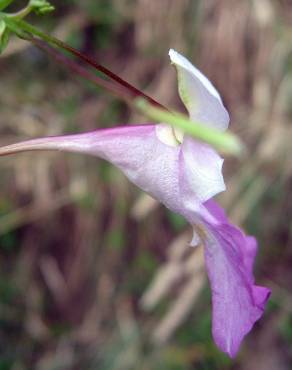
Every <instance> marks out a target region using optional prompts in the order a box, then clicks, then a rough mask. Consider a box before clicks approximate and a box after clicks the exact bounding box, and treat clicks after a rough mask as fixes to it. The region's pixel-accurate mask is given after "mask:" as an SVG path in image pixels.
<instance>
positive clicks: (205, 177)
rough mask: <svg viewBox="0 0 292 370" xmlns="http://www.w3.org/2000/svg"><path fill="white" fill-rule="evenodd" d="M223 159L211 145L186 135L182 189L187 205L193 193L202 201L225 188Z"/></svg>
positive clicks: (181, 163)
mask: <svg viewBox="0 0 292 370" xmlns="http://www.w3.org/2000/svg"><path fill="white" fill-rule="evenodd" d="M222 164H223V159H222V158H221V157H220V156H219V155H218V154H217V153H216V151H215V150H214V149H212V148H211V147H210V146H209V145H207V144H204V143H201V142H199V141H196V140H193V139H191V138H188V137H185V139H184V141H183V144H182V150H181V158H180V191H181V197H182V200H183V201H184V204H185V206H186V207H188V203H189V202H191V201H192V198H193V196H192V194H193V193H194V192H195V193H196V197H198V199H199V200H200V202H201V203H204V202H206V201H207V200H208V199H210V198H211V197H213V196H214V195H216V194H218V193H220V192H222V191H224V190H225V184H224V179H223V175H222Z"/></svg>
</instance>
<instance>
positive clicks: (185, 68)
mask: <svg viewBox="0 0 292 370" xmlns="http://www.w3.org/2000/svg"><path fill="white" fill-rule="evenodd" d="M169 56H170V59H171V61H172V63H174V64H175V66H176V68H177V73H178V87H179V94H180V97H181V99H182V101H183V103H184V104H185V106H186V108H187V110H188V112H189V114H190V118H191V119H192V120H194V121H196V120H198V121H199V122H202V123H206V124H207V125H208V126H211V127H214V128H217V129H218V130H225V129H226V128H227V127H228V124H229V114H228V112H227V110H226V109H225V107H224V105H223V103H222V100H221V97H220V95H219V93H218V91H217V90H216V89H215V87H214V86H213V85H212V83H211V82H210V81H209V80H208V79H207V77H205V76H204V75H203V74H202V73H201V72H200V71H199V70H198V69H197V68H196V67H195V66H193V65H192V64H191V63H190V62H189V61H188V60H187V59H186V58H185V57H183V56H182V55H180V54H179V53H177V52H176V51H174V50H173V49H171V50H170V51H169Z"/></svg>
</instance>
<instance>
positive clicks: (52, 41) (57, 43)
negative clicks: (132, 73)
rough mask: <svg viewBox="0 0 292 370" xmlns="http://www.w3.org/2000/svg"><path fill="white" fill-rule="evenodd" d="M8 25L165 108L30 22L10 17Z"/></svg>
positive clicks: (26, 36)
mask: <svg viewBox="0 0 292 370" xmlns="http://www.w3.org/2000/svg"><path fill="white" fill-rule="evenodd" d="M8 25H11V26H12V27H13V30H14V31H15V27H18V28H20V29H21V30H23V31H26V33H25V34H22V37H23V38H26V39H28V35H27V33H30V34H32V35H34V36H37V37H39V38H40V39H42V40H44V41H46V42H48V43H49V44H53V45H55V46H57V47H59V48H61V49H65V50H66V51H68V52H69V53H71V54H73V55H74V56H76V57H78V58H79V59H81V60H82V61H84V62H85V63H87V64H88V65H90V66H91V67H93V68H95V69H96V70H98V71H99V72H101V73H103V74H104V75H106V76H107V77H108V78H110V79H111V80H113V81H115V82H116V83H117V84H119V85H120V86H122V87H123V88H124V89H127V90H128V94H129V95H131V96H132V98H138V97H142V98H144V99H146V100H147V101H149V102H150V103H151V104H152V105H155V106H157V107H160V108H161V109H165V110H167V109H166V108H165V107H164V106H163V105H162V104H160V103H159V102H157V101H156V100H155V99H153V98H151V97H150V96H148V95H146V94H145V93H143V92H142V91H140V90H139V89H137V88H136V87H134V86H133V85H131V84H130V83H128V82H127V81H125V80H123V79H122V78H121V77H119V76H117V75H116V74H115V73H113V72H112V71H110V70H109V69H107V68H106V67H104V66H103V65H101V64H99V63H97V62H96V61H95V60H93V59H92V58H90V57H88V56H86V55H84V54H82V53H81V52H80V51H78V50H76V49H75V48H73V47H72V46H70V45H67V44H66V43H64V42H63V41H61V40H59V39H57V38H56V37H53V36H51V35H48V34H46V33H44V32H42V31H40V30H39V29H37V28H36V27H34V26H32V25H31V24H29V23H27V22H25V21H23V20H20V19H17V20H11V19H10V20H9V21H8ZM29 41H31V40H30V39H29Z"/></svg>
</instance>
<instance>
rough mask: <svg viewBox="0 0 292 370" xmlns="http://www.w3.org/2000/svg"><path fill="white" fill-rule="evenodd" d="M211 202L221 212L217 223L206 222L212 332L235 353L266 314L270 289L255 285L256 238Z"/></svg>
mask: <svg viewBox="0 0 292 370" xmlns="http://www.w3.org/2000/svg"><path fill="white" fill-rule="evenodd" d="M208 203H209V204H207V207H208V208H209V211H210V212H213V214H212V215H213V216H214V217H216V216H218V215H219V218H217V221H218V222H217V223H215V224H214V223H212V224H210V223H209V222H205V227H207V229H208V236H207V237H206V240H205V242H206V249H205V259H206V266H207V272H208V276H209V279H210V283H211V290H212V304H213V318H212V321H213V323H212V332H213V337H214V340H215V342H216V344H217V345H218V347H219V348H220V349H221V350H222V351H224V352H226V353H228V354H229V355H230V356H231V357H234V356H235V355H236V353H237V351H238V349H239V346H240V343H241V341H242V339H243V338H244V336H245V335H246V334H247V333H248V332H249V331H250V330H251V329H252V327H253V325H254V323H255V322H256V321H257V320H258V319H259V318H260V317H261V316H262V314H263V310H264V307H265V304H266V302H267V299H268V298H269V295H270V290H269V289H267V288H265V287H260V286H256V285H254V278H253V274H252V265H253V261H254V257H255V254H256V242H255V239H254V238H251V237H248V236H245V235H244V234H243V233H242V232H241V231H240V230H239V229H238V228H236V227H234V226H233V225H231V224H230V223H227V222H226V218H225V216H224V212H222V211H219V206H217V205H216V206H215V205H214V204H213V203H214V202H213V201H209V202H208ZM220 220H223V222H220Z"/></svg>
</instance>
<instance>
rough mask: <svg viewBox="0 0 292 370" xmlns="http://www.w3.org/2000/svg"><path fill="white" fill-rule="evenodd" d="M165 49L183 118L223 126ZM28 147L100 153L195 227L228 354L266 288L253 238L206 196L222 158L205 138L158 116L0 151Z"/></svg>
mask: <svg viewBox="0 0 292 370" xmlns="http://www.w3.org/2000/svg"><path fill="white" fill-rule="evenodd" d="M169 56H170V59H171V61H172V63H173V64H174V65H175V67H176V69H177V74H178V86H179V94H180V97H181V99H182V101H183V103H184V104H185V106H186V108H187V110H188V112H189V115H190V118H191V119H192V120H194V121H199V122H201V123H204V124H206V125H208V126H211V127H215V128H217V129H219V130H225V129H226V128H227V127H228V123H229V115H228V112H227V111H226V109H225V107H224V105H223V103H222V100H221V98H220V95H219V93H218V92H217V90H216V89H215V88H214V86H213V85H212V84H211V82H210V81H209V80H208V79H207V78H206V77H205V76H204V75H203V74H202V73H201V72H200V71H199V70H198V69H196V68H195V67H194V66H193V65H192V64H191V63H190V62H189V61H188V60H187V59H186V58H184V57H183V56H182V55H180V54H178V53H177V52H175V51H174V50H170V52H169ZM27 150H64V151H71V152H81V153H87V154H91V155H94V156H97V157H100V158H103V159H105V160H107V161H109V162H111V163H112V164H114V165H115V166H117V167H118V168H119V169H120V170H121V171H123V173H124V174H125V175H126V176H127V177H128V178H129V180H130V181H132V182H133V183H134V184H136V185H137V186H138V187H140V188H141V189H142V190H144V191H145V192H147V193H149V194H150V195H152V196H153V197H154V198H156V199H157V200H159V201H160V202H161V203H163V204H164V205H165V206H166V207H167V208H169V209H170V210H172V211H173V212H176V213H179V214H180V215H182V216H183V217H184V218H185V219H186V220H187V221H188V222H189V223H190V224H191V225H192V226H193V229H194V236H193V239H192V242H191V244H192V245H196V244H197V243H199V242H202V243H204V245H205V260H206V267H207V272H208V276H209V280H210V284H211V290H212V302H213V319H212V322H213V324H212V331H213V337H214V340H215V342H216V344H217V345H218V347H219V348H220V349H221V350H222V351H224V352H226V353H228V354H229V355H230V356H231V357H233V356H235V354H236V353H237V351H238V349H239V345H240V343H241V341H242V339H243V337H244V336H245V335H246V334H247V333H248V332H249V331H250V330H251V328H252V326H253V324H254V323H255V322H256V321H257V320H258V319H259V318H260V317H261V315H262V313H263V310H264V306H265V303H266V301H267V299H268V297H269V295H270V291H269V290H268V289H267V288H264V287H259V286H256V285H254V279H253V274H252V265H253V261H254V258H255V254H256V241H255V239H254V238H252V237H248V236H245V235H244V234H243V233H242V231H241V230H240V229H238V228H236V227H235V226H233V225H232V224H230V223H229V221H228V219H227V218H226V216H225V214H224V211H223V210H222V209H221V208H220V207H219V206H218V205H217V204H216V203H215V202H214V201H213V200H211V198H212V197H213V196H214V195H216V194H218V193H219V192H221V191H223V190H225V184H224V180H223V176H222V164H223V159H222V158H220V156H219V155H218V153H217V152H216V151H215V150H214V149H213V148H212V147H211V146H209V145H208V144H205V143H202V142H200V141H197V140H195V139H193V138H191V137H188V136H185V135H184V134H183V133H182V132H180V131H179V130H177V129H173V128H172V127H170V126H168V125H165V124H163V123H161V124H157V125H156V124H148V125H140V126H120V127H117V128H112V129H104V130H97V131H94V132H89V133H84V134H77V135H67V136H58V137H47V138H40V139H33V140H29V141H24V142H21V143H17V144H13V145H9V146H7V147H4V148H2V149H0V154H1V155H5V154H10V153H15V152H21V151H27Z"/></svg>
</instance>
